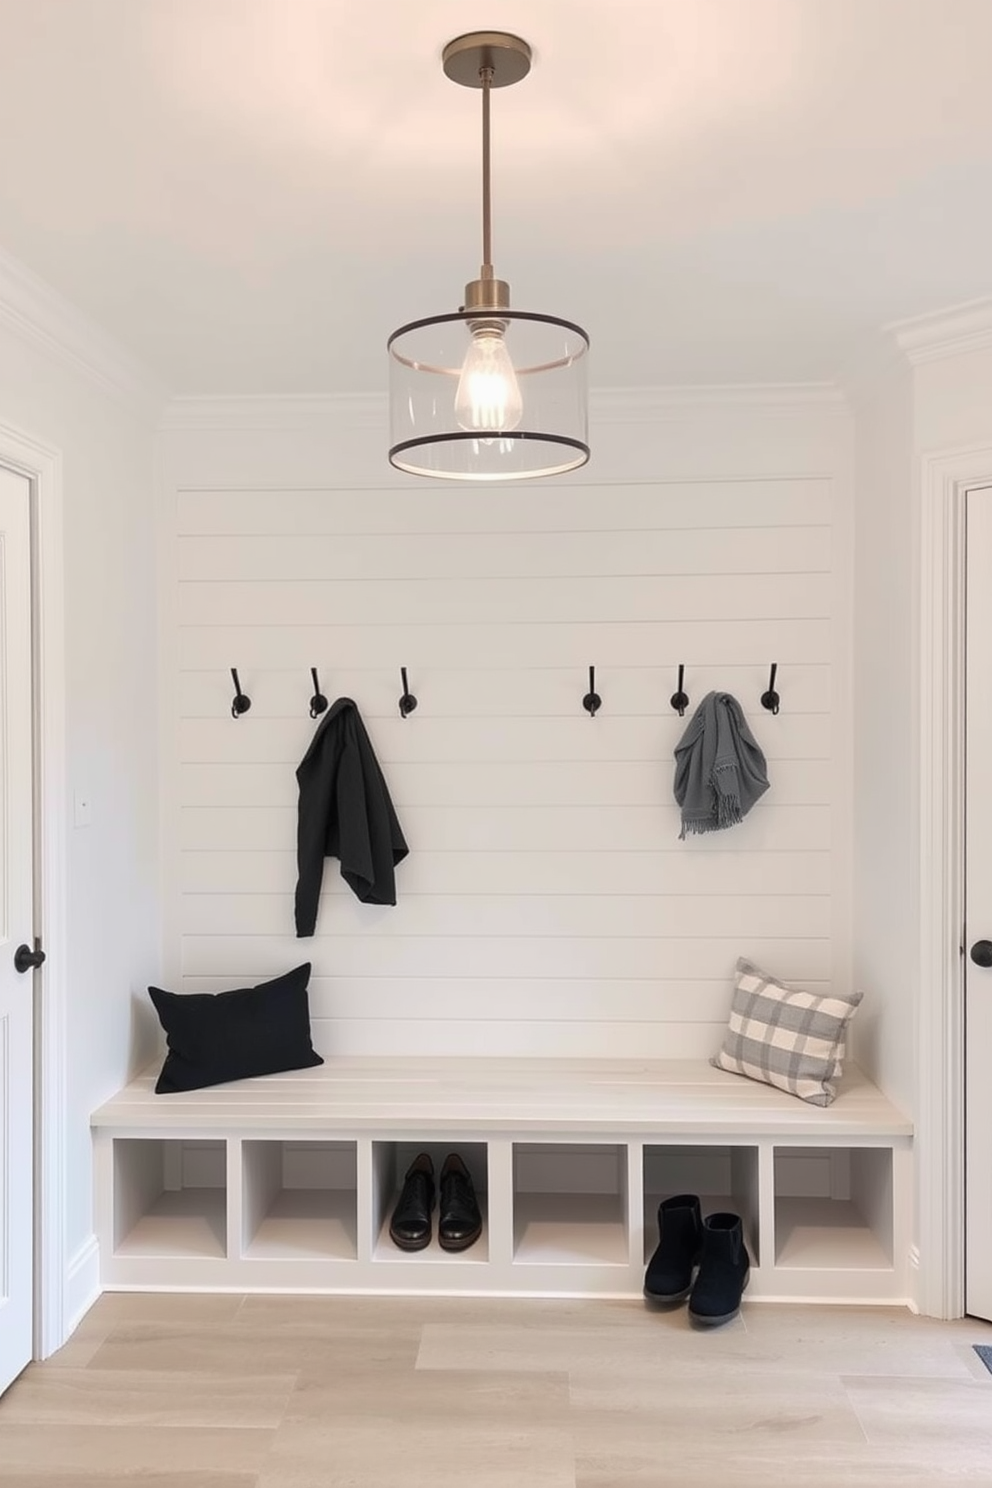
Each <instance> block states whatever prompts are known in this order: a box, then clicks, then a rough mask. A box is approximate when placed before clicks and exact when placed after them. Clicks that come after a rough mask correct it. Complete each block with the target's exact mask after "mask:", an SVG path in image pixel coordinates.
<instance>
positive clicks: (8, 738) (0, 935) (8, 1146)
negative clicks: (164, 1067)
mask: <svg viewBox="0 0 992 1488" xmlns="http://www.w3.org/2000/svg"><path fill="white" fill-rule="evenodd" d="M30 497H31V489H30V486H29V484H28V481H27V480H26V479H25V478H24V477H23V476H21V475H15V474H14V473H13V472H12V471H9V470H4V469H2V468H0V1390H4V1389H6V1387H7V1386H8V1385H9V1384H10V1382H11V1380H12V1379H14V1378H15V1377H16V1376H17V1375H18V1374H20V1372H21V1370H22V1369H23V1368H24V1366H25V1365H26V1364H27V1363H28V1361H29V1360H30V1358H31V1346H32V1323H33V1314H34V1307H33V1295H32V1294H33V1284H32V1247H33V1232H34V1225H33V1214H32V1208H33V1184H32V1173H31V1167H32V1154H33V1141H32V1130H33V1120H32V1102H33V1093H32V1092H33V1079H32V1075H33V1070H32V1065H33V1058H34V995H33V994H34V988H33V982H34V975H35V974H34V972H33V971H32V970H31V969H30V968H28V969H27V970H26V971H23V972H20V971H18V970H17V969H16V967H15V964H14V963H15V956H16V953H17V950H18V948H19V947H21V946H22V945H23V946H25V947H26V948H27V949H28V951H31V950H32V949H33V947H34V941H33V939H32V935H33V929H34V916H33V909H34V894H33V877H34V864H33V856H32V840H33V815H34V809H33V793H32V782H33V776H34V771H33V764H32V680H31V517H30V510H31V509H30ZM19 959H20V958H19Z"/></svg>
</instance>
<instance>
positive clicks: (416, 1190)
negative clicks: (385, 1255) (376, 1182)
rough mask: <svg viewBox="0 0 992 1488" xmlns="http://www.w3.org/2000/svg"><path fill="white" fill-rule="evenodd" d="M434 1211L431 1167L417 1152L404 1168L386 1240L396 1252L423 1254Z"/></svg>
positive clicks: (432, 1172) (421, 1154)
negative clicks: (401, 1184) (408, 1251)
mask: <svg viewBox="0 0 992 1488" xmlns="http://www.w3.org/2000/svg"><path fill="white" fill-rule="evenodd" d="M433 1209H434V1164H433V1163H432V1162H431V1160H430V1156H429V1155H428V1154H427V1153H426V1152H421V1153H420V1154H419V1155H418V1156H417V1157H415V1158H414V1160H413V1162H412V1163H411V1164H410V1166H409V1167H408V1168H407V1171H406V1177H405V1178H404V1180H403V1188H402V1190H401V1192H400V1196H399V1198H398V1199H397V1201H396V1208H395V1209H394V1210H393V1217H392V1219H391V1220H390V1221H389V1236H390V1239H391V1240H392V1242H393V1244H394V1245H398V1246H399V1248H400V1250H424V1249H425V1248H426V1247H427V1246H428V1245H430V1243H431V1214H432V1212H433Z"/></svg>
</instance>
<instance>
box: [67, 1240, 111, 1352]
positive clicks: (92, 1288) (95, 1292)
mask: <svg viewBox="0 0 992 1488" xmlns="http://www.w3.org/2000/svg"><path fill="white" fill-rule="evenodd" d="M101 1291H102V1288H101V1286H100V1246H99V1242H98V1241H97V1238H96V1235H90V1237H89V1239H88V1240H85V1241H84V1242H83V1244H82V1245H81V1246H80V1247H79V1249H78V1250H77V1251H76V1254H75V1255H74V1256H73V1258H72V1260H71V1261H70V1262H69V1264H68V1266H67V1267H66V1274H65V1293H64V1297H63V1318H64V1328H65V1337H64V1338H63V1339H62V1342H63V1343H65V1342H66V1340H67V1339H68V1338H70V1337H71V1335H72V1334H73V1333H74V1332H75V1330H76V1329H77V1328H78V1327H79V1324H80V1323H81V1322H82V1320H83V1318H84V1317H85V1316H86V1314H87V1313H88V1312H89V1310H90V1308H91V1307H92V1306H93V1303H94V1302H95V1301H96V1299H97V1297H99V1295H100V1292H101Z"/></svg>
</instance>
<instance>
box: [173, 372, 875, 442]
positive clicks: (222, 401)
mask: <svg viewBox="0 0 992 1488" xmlns="http://www.w3.org/2000/svg"><path fill="white" fill-rule="evenodd" d="M714 411H722V412H725V413H733V412H738V413H761V414H772V415H775V414H777V415H780V416H791V415H795V414H804V413H809V412H811V411H812V412H817V411H819V412H826V413H830V412H836V413H841V414H844V415H845V416H847V414H848V413H849V409H848V405H847V400H846V398H845V396H844V394H843V392H842V391H841V389H840V388H838V387H837V386H836V385H834V384H833V383H768V384H764V383H755V384H753V385H752V384H740V385H734V384H729V385H727V386H712V387H705V386H700V387H659V388H600V389H593V391H592V392H591V393H590V395H589V414H590V419H591V421H592V422H593V424H597V423H598V424H607V423H609V424H627V423H631V424H633V423H657V422H664V421H665V420H670V419H673V418H678V419H681V418H685V417H686V416H689V415H692V414H693V413H705V414H711V413H713V412H714ZM160 427H161V428H163V429H213V430H246V429H276V430H289V431H292V430H298V429H318V430H320V429H331V430H337V429H381V430H382V431H383V433H384V434H385V431H386V427H387V401H386V396H385V394H384V393H347V394H345V393H342V394H326V395H321V394H312V395H299V396H297V395H294V394H286V395H278V396H271V397H270V396H266V395H259V396H252V397H241V398H228V397H214V396H209V395H208V396H204V397H196V396H188V397H187V396H184V397H175V398H172V399H171V400H170V401H169V403H168V404H167V405H166V407H165V409H164V410H163V413H162V418H161V424H160Z"/></svg>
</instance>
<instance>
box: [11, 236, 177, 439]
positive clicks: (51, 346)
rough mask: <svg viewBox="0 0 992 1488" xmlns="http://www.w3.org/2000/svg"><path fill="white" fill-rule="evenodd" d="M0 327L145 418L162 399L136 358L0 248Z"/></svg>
mask: <svg viewBox="0 0 992 1488" xmlns="http://www.w3.org/2000/svg"><path fill="white" fill-rule="evenodd" d="M0 325H3V326H6V327H7V329H8V330H10V331H12V332H13V333H14V334H15V335H17V336H20V337H21V338H22V339H23V340H25V341H28V342H30V343H31V344H32V345H34V346H37V347H38V348H39V349H40V350H41V351H43V352H44V353H45V354H46V355H47V356H48V357H50V358H51V359H52V360H53V361H55V362H59V363H61V364H62V366H64V367H67V368H69V370H70V371H73V372H76V373H78V374H81V375H82V376H84V377H86V378H87V379H88V380H89V381H91V382H93V383H95V384H96V385H97V386H98V387H100V388H101V389H102V390H103V391H104V392H105V393H109V394H110V395H111V396H112V397H114V398H116V399H117V400H119V401H122V402H124V403H126V404H127V405H129V406H130V407H131V408H132V409H135V410H136V411H138V412H140V413H142V414H143V415H145V416H146V417H148V418H151V419H155V418H157V416H158V415H159V413H160V411H161V409H162V408H163V406H164V405H165V404H166V402H167V401H168V396H169V394H168V390H167V389H166V388H165V386H164V385H163V384H162V383H161V382H159V380H158V379H157V378H156V377H155V376H154V375H153V374H152V373H151V372H149V371H148V369H147V368H146V367H145V366H143V364H142V363H141V362H139V361H137V360H136V359H135V358H134V357H132V356H131V354H130V353H129V352H127V351H125V349H124V348H123V347H122V346H121V345H120V344H119V343H118V342H117V341H115V340H114V339H113V337H112V336H110V335H108V333H107V332H106V331H105V330H104V329H103V328H102V327H101V326H99V325H98V324H97V322H96V321H94V320H91V319H90V318H89V317H88V316H86V315H84V314H83V312H82V311H81V310H78V309H77V308H76V307H75V305H73V304H72V303H71V302H70V301H69V300H67V299H65V298H64V297H63V296H62V295H60V294H59V293H58V291H57V290H55V289H53V288H52V287H51V285H49V284H46V283H45V281H44V280H43V279H40V278H39V277H38V276H37V275H36V274H33V273H32V272H31V270H30V269H28V268H25V266H24V265H23V264H22V263H20V262H18V260H17V259H16V258H13V257H11V255H10V254H8V253H5V252H3V250H2V249H0Z"/></svg>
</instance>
